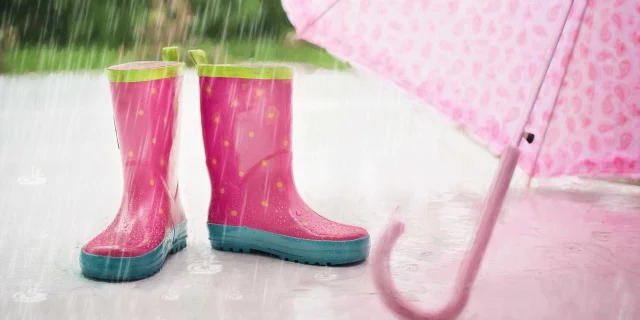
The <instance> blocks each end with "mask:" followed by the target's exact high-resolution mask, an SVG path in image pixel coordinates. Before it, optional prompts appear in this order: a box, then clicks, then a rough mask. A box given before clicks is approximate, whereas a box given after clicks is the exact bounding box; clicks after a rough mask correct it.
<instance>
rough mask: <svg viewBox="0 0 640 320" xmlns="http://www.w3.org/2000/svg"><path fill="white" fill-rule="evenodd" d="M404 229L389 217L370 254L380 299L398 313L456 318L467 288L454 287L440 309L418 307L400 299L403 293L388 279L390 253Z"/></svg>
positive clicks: (409, 316) (439, 319) (431, 319)
mask: <svg viewBox="0 0 640 320" xmlns="http://www.w3.org/2000/svg"><path fill="white" fill-rule="evenodd" d="M403 233H404V223H402V222H399V221H392V222H391V224H390V225H389V226H388V227H387V230H385V232H384V234H383V235H382V239H380V241H381V243H380V244H379V245H378V247H377V249H376V250H375V252H374V256H373V264H372V269H373V280H374V283H375V285H376V287H377V288H378V290H380V291H381V293H382V295H381V296H382V301H383V302H384V304H385V305H387V307H388V308H389V309H391V310H392V311H393V312H395V313H396V314H397V315H399V316H401V317H403V318H407V319H424V320H436V319H437V320H445V319H455V317H457V316H458V315H459V314H460V312H462V310H463V309H464V306H465V305H466V303H467V300H468V298H469V289H468V288H467V289H466V290H463V291H460V290H457V292H456V293H455V295H454V296H453V297H452V298H451V299H450V300H449V302H448V303H447V304H446V305H445V306H444V307H442V308H441V309H439V310H421V309H419V308H418V307H416V306H413V305H411V304H410V303H409V302H408V301H405V300H403V299H402V296H401V294H400V292H399V291H398V289H397V288H396V286H395V285H394V283H393V279H391V271H390V267H389V257H390V256H391V250H392V249H393V247H394V246H395V244H396V242H397V241H398V238H399V237H400V235H402V234H403Z"/></svg>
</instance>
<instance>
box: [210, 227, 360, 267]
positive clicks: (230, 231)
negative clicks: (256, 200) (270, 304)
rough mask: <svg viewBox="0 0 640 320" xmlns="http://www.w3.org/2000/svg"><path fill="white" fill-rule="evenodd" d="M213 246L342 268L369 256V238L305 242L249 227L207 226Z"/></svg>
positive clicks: (224, 249) (231, 250)
mask: <svg viewBox="0 0 640 320" xmlns="http://www.w3.org/2000/svg"><path fill="white" fill-rule="evenodd" d="M207 227H208V229H209V240H210V242H211V247H212V248H214V249H216V250H221V251H230V252H243V253H249V252H254V251H258V252H264V253H269V254H272V255H275V256H278V257H279V258H280V259H282V260H287V261H293V262H297V263H305V264H313V265H322V266H327V265H342V264H349V263H355V262H360V261H363V260H365V259H367V257H368V256H369V237H368V236H367V237H363V238H360V239H356V240H349V241H322V240H305V239H300V238H293V237H288V236H283V235H279V234H275V233H271V232H266V231H261V230H256V229H252V228H247V227H235V226H225V225H219V224H212V223H209V224H207Z"/></svg>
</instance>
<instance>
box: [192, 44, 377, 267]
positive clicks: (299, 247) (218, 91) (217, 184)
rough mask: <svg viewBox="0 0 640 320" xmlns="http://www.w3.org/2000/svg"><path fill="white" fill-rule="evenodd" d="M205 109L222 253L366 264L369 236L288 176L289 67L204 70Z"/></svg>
mask: <svg viewBox="0 0 640 320" xmlns="http://www.w3.org/2000/svg"><path fill="white" fill-rule="evenodd" d="M190 54H191V56H192V58H193V59H194V61H196V64H197V65H198V75H199V76H200V111H201V117H202V134H203V138H204V144H205V153H206V159H207V168H208V170H209V177H210V179H211V187H212V194H211V204H210V206H209V219H208V228H209V239H210V241H211V246H212V247H213V248H215V249H218V250H227V251H235V252H249V251H252V250H256V251H262V252H267V253H271V254H274V255H277V256H279V257H280V258H281V259H284V260H290V261H295V262H300V263H308V264H319V265H339V264H346V263H353V262H358V261H362V260H365V259H366V258H367V256H368V254H369V234H368V233H367V231H366V230H365V229H363V228H359V227H354V226H349V225H344V224H340V223H337V222H333V221H331V220H328V219H325V218H323V217H322V216H320V215H318V214H317V213H316V212H315V211H313V210H312V209H311V208H309V207H308V206H307V204H306V203H305V202H304V200H302V198H301V197H300V195H299V194H298V191H297V190H296V186H295V184H294V180H293V175H292V171H291V157H292V153H291V144H292V143H291V142H292V139H291V120H292V117H291V81H292V80H291V76H292V72H291V70H290V69H289V68H286V67H261V66H229V65H207V64H206V61H205V59H204V53H203V52H202V51H200V50H196V51H191V52H190Z"/></svg>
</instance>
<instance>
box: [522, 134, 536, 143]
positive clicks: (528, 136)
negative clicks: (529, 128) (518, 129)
mask: <svg viewBox="0 0 640 320" xmlns="http://www.w3.org/2000/svg"><path fill="white" fill-rule="evenodd" d="M535 137H536V136H535V135H534V134H533V133H531V132H525V133H524V139H525V140H527V142H528V143H529V144H532V143H533V140H534V139H535Z"/></svg>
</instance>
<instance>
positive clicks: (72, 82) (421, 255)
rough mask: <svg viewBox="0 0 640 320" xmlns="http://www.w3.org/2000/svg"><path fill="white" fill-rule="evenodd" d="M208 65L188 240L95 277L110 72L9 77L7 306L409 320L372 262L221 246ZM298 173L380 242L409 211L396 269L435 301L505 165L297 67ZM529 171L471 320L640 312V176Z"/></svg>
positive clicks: (400, 106)
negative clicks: (163, 257)
mask: <svg viewBox="0 0 640 320" xmlns="http://www.w3.org/2000/svg"><path fill="white" fill-rule="evenodd" d="M197 90H198V87H197V78H196V76H195V74H194V73H193V72H189V73H188V74H187V75H186V78H185V87H184V92H183V98H182V102H183V103H182V106H181V108H182V116H181V125H182V127H181V147H180V148H181V154H180V164H179V168H180V179H181V182H180V185H181V188H182V190H183V194H184V195H185V198H184V202H185V203H184V205H185V208H186V210H187V218H188V220H189V240H188V247H187V249H186V250H183V251H181V252H180V253H178V254H177V255H174V256H171V257H170V258H169V259H168V260H167V263H166V264H165V266H164V268H163V269H162V270H161V271H160V272H159V273H158V274H157V275H155V276H153V277H151V278H149V279H146V280H141V281H137V282H131V283H124V284H113V283H102V282H96V281H92V280H88V279H85V278H84V277H83V276H82V275H81V274H80V268H79V265H78V254H79V251H80V248H81V246H82V245H83V244H84V243H86V242H87V241H88V240H90V239H91V237H93V236H94V235H95V234H97V233H98V232H99V231H101V230H102V229H103V228H104V227H105V226H106V225H107V224H108V223H109V222H111V219H112V218H113V216H114V214H115V212H116V210H117V208H118V205H119V201H120V196H121V192H122V187H121V184H122V177H121V175H120V168H121V166H120V163H119V155H118V149H117V144H116V138H115V132H114V128H113V120H112V111H111V106H110V97H109V87H108V83H107V81H106V79H105V77H104V76H103V75H102V74H101V73H99V72H97V73H96V72H93V73H82V74H71V73H62V74H54V75H27V76H18V77H15V76H12V77H0V215H1V217H2V224H1V225H0V310H1V311H0V318H2V319H203V318H206V319H394V317H393V315H392V314H391V313H389V312H388V311H387V310H386V309H385V307H384V306H383V305H382V303H381V301H380V299H379V296H378V293H377V292H376V290H375V288H374V287H373V284H372V282H371V277H370V274H369V272H370V270H369V268H368V265H367V263H363V264H359V265H355V266H349V267H318V266H307V265H300V264H295V263H291V262H283V261H281V260H278V259H276V258H272V257H268V256H263V255H249V254H233V253H225V252H218V251H213V250H212V249H211V248H210V247H209V242H208V240H207V230H206V227H205V224H206V210H207V206H208V201H209V193H210V186H209V181H208V175H207V173H206V167H205V160H204V150H203V147H202V137H201V132H200V130H201V129H200V119H199V106H198V92H197ZM293 130H294V135H293V150H294V167H295V179H296V184H297V185H298V188H299V190H300V192H301V194H302V196H303V198H304V199H305V200H307V202H308V203H309V205H310V206H311V207H312V208H314V209H316V210H317V211H318V212H320V213H322V214H323V215H325V216H326V217H328V218H331V219H334V220H338V221H340V222H344V223H349V224H357V225H362V226H364V227H366V228H367V229H368V230H369V232H370V233H371V236H372V242H373V243H372V244H373V245H374V246H375V245H376V244H377V240H378V238H379V236H380V234H381V232H382V230H383V229H384V227H385V225H386V223H387V221H388V219H389V218H390V216H391V215H392V212H394V208H396V207H398V208H399V209H398V211H397V212H396V213H395V215H397V218H401V219H403V220H405V221H406V222H407V224H408V227H407V231H406V233H405V235H403V237H402V238H401V239H400V242H399V244H398V246H397V250H396V251H395V253H394V255H393V261H392V271H393V273H394V278H395V279H396V282H397V285H398V287H399V288H400V290H401V291H402V292H403V293H404V295H405V296H406V298H407V299H410V300H411V301H413V302H414V303H416V304H420V305H421V306H423V307H436V306H438V305H440V304H442V303H443V301H444V299H446V298H447V297H448V295H449V294H450V288H451V287H450V286H451V283H452V279H453V278H454V277H455V274H456V269H457V266H458V264H459V261H460V259H461V258H462V255H463V252H464V250H465V248H466V246H467V243H468V242H469V241H470V239H471V236H472V233H473V230H474V224H475V221H476V219H477V213H478V207H479V206H480V203H481V201H482V198H483V196H484V194H485V192H486V190H487V188H488V184H489V182H490V179H491V177H492V175H493V172H494V170H495V168H496V166H497V161H496V160H495V159H494V157H492V156H491V155H490V154H488V153H487V152H486V151H484V149H483V148H482V147H480V146H478V145H476V144H474V143H472V142H470V140H468V139H466V137H464V135H463V134H461V133H459V132H458V131H456V130H455V129H454V128H452V127H451V126H450V125H449V123H448V122H447V121H446V120H445V119H444V118H443V117H441V116H440V115H439V114H436V113H435V111H433V110H430V109H428V108H426V107H425V106H424V105H423V104H421V103H419V102H417V101H415V100H414V99H412V98H410V97H407V96H405V95H404V94H402V93H401V92H399V91H398V90H397V89H395V88H393V87H390V86H389V85H387V84H385V83H384V82H383V81H379V80H376V79H372V78H369V77H366V76H364V75H355V74H351V73H337V72H331V71H323V70H318V71H316V72H315V73H313V74H297V75H296V79H295V80H294V129H293ZM526 182H527V178H526V177H525V176H524V175H523V174H520V173H519V174H517V175H516V178H515V180H514V182H513V183H512V186H513V189H512V191H511V193H510V196H509V198H508V200H507V203H506V205H505V209H504V213H503V215H502V216H501V218H500V221H499V223H498V226H497V227H496V230H495V233H494V237H493V239H492V241H491V243H490V246H489V250H488V253H487V256H486V259H485V263H484V264H483V266H482V269H481V271H480V273H479V276H478V280H477V283H476V286H475V289H474V290H473V294H472V297H471V300H470V302H469V305H468V307H467V309H466V310H465V312H464V313H463V314H462V316H461V318H462V319H640V187H635V186H629V185H624V184H616V183H609V182H605V181H595V180H581V179H574V178H566V179H560V180H554V181H538V180H534V182H533V184H532V186H533V187H532V188H531V189H526V188H524V186H525V185H526Z"/></svg>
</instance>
